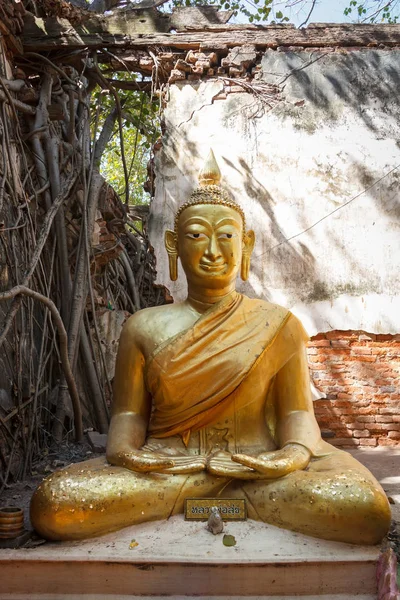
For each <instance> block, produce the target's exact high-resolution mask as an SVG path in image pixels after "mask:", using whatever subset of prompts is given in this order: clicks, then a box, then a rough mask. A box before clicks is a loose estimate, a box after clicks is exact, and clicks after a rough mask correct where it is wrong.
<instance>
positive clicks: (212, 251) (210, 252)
mask: <svg viewBox="0 0 400 600" xmlns="http://www.w3.org/2000/svg"><path fill="white" fill-rule="evenodd" d="M205 255H206V257H207V258H208V259H210V260H216V259H217V258H219V257H220V256H221V249H220V247H219V243H218V239H217V236H216V235H212V236H211V237H210V241H209V243H208V247H207V250H206V252H205Z"/></svg>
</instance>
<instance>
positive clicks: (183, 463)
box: [161, 456, 207, 475]
mask: <svg viewBox="0 0 400 600" xmlns="http://www.w3.org/2000/svg"><path fill="white" fill-rule="evenodd" d="M173 461H174V466H173V467H170V468H168V469H163V470H162V471H161V472H162V473H171V474H174V475H190V474H192V473H199V472H200V471H204V470H205V468H206V463H207V459H206V457H205V456H174V457H173Z"/></svg>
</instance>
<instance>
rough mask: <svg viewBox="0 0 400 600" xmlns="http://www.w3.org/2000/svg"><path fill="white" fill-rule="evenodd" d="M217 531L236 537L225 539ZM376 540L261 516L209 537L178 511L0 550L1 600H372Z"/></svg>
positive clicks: (230, 525) (199, 524)
mask: <svg viewBox="0 0 400 600" xmlns="http://www.w3.org/2000/svg"><path fill="white" fill-rule="evenodd" d="M224 534H229V535H230V536H234V538H235V541H236V544H235V545H234V546H225V545H224V543H223V537H224ZM378 556H379V547H377V546H375V547H368V546H354V545H349V544H342V543H339V542H327V541H324V540H317V539H315V538H310V537H307V536H305V535H301V534H297V533H292V532H289V531H285V530H283V529H279V528H277V527H273V526H271V525H266V524H264V523H258V522H255V521H252V520H248V521H245V522H227V523H226V524H225V529H224V532H223V533H222V534H219V535H213V534H211V533H210V532H208V531H207V530H206V523H204V522H198V521H197V522H188V521H184V519H183V516H181V515H178V516H175V517H173V518H171V519H170V520H169V521H155V522H152V523H144V524H142V525H136V526H132V527H128V528H126V529H123V530H122V531H119V532H116V533H110V534H107V535H105V536H102V537H99V538H94V539H90V540H84V541H80V542H57V543H56V542H49V543H46V544H44V545H42V546H39V547H37V548H32V549H19V550H0V581H1V585H0V599H2V600H3V599H6V598H7V600H16V599H18V600H23V599H25V598H29V599H30V600H36V599H39V598H40V599H45V598H46V599H47V600H50V598H51V600H61V599H63V600H72V599H74V600H78V599H80V600H82V599H83V600H94V599H96V600H102V599H104V600H106V599H107V600H122V599H123V598H128V597H129V598H148V597H150V596H151V597H152V600H155V599H156V598H161V597H162V598H165V596H167V597H168V596H170V597H171V596H172V597H174V598H175V600H177V599H178V598H180V597H185V598H186V600H187V599H188V597H189V598H192V597H193V598H194V597H197V598H198V597H200V598H201V597H203V598H215V600H218V599H220V600H222V598H223V599H227V598H231V600H232V599H233V598H236V599H237V598H243V597H245V598H246V597H247V598H248V600H251V599H252V600H255V599H261V598H271V599H274V600H279V599H282V600H283V599H284V600H290V599H291V598H294V597H295V596H296V598H299V596H300V597H301V598H303V600H305V599H308V600H311V599H316V598H319V597H320V596H321V597H322V598H323V600H350V599H351V598H353V597H354V598H355V597H356V598H357V600H373V599H374V598H376V581H375V569H376V562H377V559H378Z"/></svg>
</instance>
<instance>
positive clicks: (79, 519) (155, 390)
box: [31, 292, 390, 544]
mask: <svg viewBox="0 0 400 600" xmlns="http://www.w3.org/2000/svg"><path fill="white" fill-rule="evenodd" d="M306 340H307V336H306V333H305V331H304V329H303V328H302V326H301V324H300V323H299V321H298V320H297V319H296V318H295V317H294V316H293V315H292V314H291V313H290V312H288V311H287V310H286V309H283V308H281V307H279V306H276V305H273V304H270V303H267V302H263V301H260V300H250V299H249V298H246V297H244V296H242V295H240V294H237V293H236V292H235V293H233V294H231V295H230V296H229V297H228V298H226V299H224V300H223V301H221V302H219V303H218V304H217V305H215V306H214V307H212V308H211V309H210V310H208V311H207V312H206V313H205V314H203V315H202V316H201V317H200V318H199V319H198V321H197V322H196V323H195V324H194V326H193V327H191V328H190V329H189V330H186V331H183V332H182V333H180V334H178V335H177V336H174V337H173V338H172V339H170V340H168V341H167V342H166V343H164V344H162V345H161V346H160V347H158V348H157V349H156V351H155V352H154V353H153V354H152V355H151V356H148V357H145V358H146V366H145V379H146V385H147V388H148V391H149V392H150V393H151V395H152V398H153V411H152V415H151V419H150V424H149V437H148V439H147V440H146V445H145V446H144V448H145V449H147V450H152V451H155V452H158V453H161V454H165V455H168V456H171V457H172V458H173V456H174V455H175V456H179V455H187V454H188V455H198V454H201V455H210V454H212V453H213V452H215V451H218V450H220V451H224V452H226V453H230V454H233V453H243V454H249V455H253V456H257V455H258V454H259V453H261V452H264V451H268V450H275V449H277V448H282V447H283V446H285V445H286V444H289V443H297V444H300V445H302V446H305V447H306V448H308V450H309V451H310V453H311V455H312V459H311V462H310V464H309V465H308V467H307V468H306V469H304V470H301V471H296V472H293V473H290V474H289V475H287V476H285V477H282V478H279V479H275V480H268V479H264V480H253V481H251V480H250V481H241V480H238V479H229V478H227V477H216V476H214V475H212V474H210V473H209V472H207V471H202V472H200V473H196V474H192V475H172V474H162V473H151V474H140V473H135V472H132V471H129V470H128V469H124V468H122V467H116V466H111V465H109V464H108V463H107V462H106V461H105V460H104V459H94V460H90V461H87V462H85V463H81V464H77V465H72V466H70V467H68V468H66V469H63V470H62V471H59V472H57V473H54V474H53V475H52V476H50V477H49V478H47V479H46V480H45V481H44V482H43V483H42V484H41V486H40V487H39V488H38V490H37V492H36V494H35V496H34V498H33V501H32V511H31V514H32V517H33V524H34V526H35V527H36V529H38V531H39V532H40V533H42V535H44V536H45V537H48V538H50V539H77V538H80V537H88V536H90V535H97V534H100V533H104V532H106V531H111V530H115V529H118V528H121V527H124V526H126V525H129V524H132V523H139V522H143V521H148V520H154V519H164V518H168V517H169V516H171V515H173V514H176V513H179V512H182V510H183V505H184V500H185V498H187V497H207V496H208V497H212V496H217V495H221V496H224V497H244V498H246V501H247V508H248V514H249V516H250V517H251V518H254V519H257V520H261V521H265V522H268V523H272V524H274V525H278V526H281V527H285V528H288V529H292V530H296V531H300V532H303V533H307V534H309V535H314V536H317V537H323V538H327V539H336V540H341V541H347V542H354V543H369V544H370V543H376V542H378V541H379V540H380V539H381V538H382V537H383V536H384V535H385V533H386V531H387V529H388V526H389V524H390V509H389V505H388V502H387V499H386V496H385V494H384V492H383V490H382V488H381V487H380V485H379V484H378V482H377V481H376V480H375V479H374V477H373V476H372V475H371V473H369V471H368V470H367V469H365V468H364V467H363V466H362V465H361V464H359V463H358V462H357V461H356V460H355V459H354V458H352V457H351V456H350V455H349V454H347V453H345V452H342V451H340V450H337V449H335V448H333V447H332V446H330V445H329V444H327V443H325V442H324V441H322V440H321V436H320V431H319V428H318V425H317V422H316V420H315V417H314V412H313V407H312V400H311V393H310V385H309V375H308V366H307V358H306V351H305V342H306Z"/></svg>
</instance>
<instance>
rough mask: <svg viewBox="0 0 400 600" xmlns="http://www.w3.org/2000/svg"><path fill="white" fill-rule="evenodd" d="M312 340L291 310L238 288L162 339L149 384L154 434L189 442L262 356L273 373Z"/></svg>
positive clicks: (148, 369)
mask: <svg viewBox="0 0 400 600" xmlns="http://www.w3.org/2000/svg"><path fill="white" fill-rule="evenodd" d="M289 320H291V327H290V328H289V329H288V331H287V332H286V335H285V340H284V353H283V352H280V353H278V354H280V355H281V356H282V357H283V358H282V359H281V360H276V356H274V350H275V348H274V346H275V342H276V340H277V338H278V337H279V334H280V333H281V332H282V330H284V328H285V325H286V324H287V323H288V321H289ZM307 339H308V338H307V334H306V333H305V331H304V329H303V327H302V326H301V324H300V323H299V321H298V320H297V319H295V317H293V315H291V313H290V312H289V311H288V310H287V309H285V308H283V307H281V306H277V305H274V304H270V303H268V302H264V301H262V300H254V299H250V298H247V297H246V296H242V295H241V294H238V293H237V292H234V293H233V294H231V295H230V296H229V297H227V298H225V299H224V300H222V301H221V302H219V303H217V304H216V305H214V306H213V307H212V308H211V309H209V310H208V311H207V312H206V313H204V314H203V315H202V316H201V317H200V318H199V319H198V320H197V321H196V323H195V324H194V325H193V326H192V327H190V328H189V329H187V330H185V331H184V332H182V333H180V334H178V335H176V336H174V337H173V338H172V339H169V340H167V341H166V342H165V343H164V344H161V345H160V346H159V347H158V348H157V349H156V351H155V352H154V353H153V354H152V356H151V357H150V358H149V360H148V361H147V366H146V379H147V385H148V389H149V392H150V393H151V395H152V397H153V401H154V410H153V414H152V417H151V420H150V426H149V434H150V436H151V437H152V438H165V437H170V436H173V435H176V434H179V435H181V436H182V439H183V441H184V442H185V443H187V441H188V439H189V436H190V432H191V431H196V430H199V429H201V428H202V427H205V426H207V425H208V424H210V423H212V422H215V420H216V419H217V418H218V416H219V415H220V414H221V413H222V412H223V411H224V409H226V407H227V406H228V405H229V403H230V402H231V401H232V398H233V395H234V392H235V390H236V389H237V388H238V386H240V385H241V383H242V382H243V381H244V380H245V379H246V378H247V377H248V376H249V374H250V373H252V372H253V370H254V369H255V368H256V366H257V365H258V364H259V363H260V361H261V360H263V361H265V360H268V361H269V363H270V365H269V367H270V368H268V371H269V373H268V377H269V378H272V377H273V376H274V375H275V372H276V371H277V370H278V369H281V368H282V367H283V366H284V364H285V362H287V361H289V360H290V359H291V357H292V356H293V355H294V354H295V353H296V352H298V350H299V342H300V343H301V344H303V345H304V341H305V340H307ZM278 345H279V344H278ZM269 358H270V360H269ZM272 364H274V365H275V367H272V366H271V365H272ZM271 369H272V371H271ZM274 371H275V372H274ZM236 396H237V394H236ZM248 401H249V399H248V398H243V402H248Z"/></svg>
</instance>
